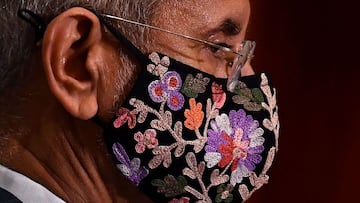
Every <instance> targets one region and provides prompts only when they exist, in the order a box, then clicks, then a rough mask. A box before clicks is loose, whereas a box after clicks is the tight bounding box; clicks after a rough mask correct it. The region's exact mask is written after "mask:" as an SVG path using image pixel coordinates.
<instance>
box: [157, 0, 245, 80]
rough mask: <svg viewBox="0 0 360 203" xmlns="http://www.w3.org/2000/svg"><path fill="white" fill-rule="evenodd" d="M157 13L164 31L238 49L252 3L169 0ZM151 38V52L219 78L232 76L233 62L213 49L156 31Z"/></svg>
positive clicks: (242, 0) (233, 0)
mask: <svg viewBox="0 0 360 203" xmlns="http://www.w3.org/2000/svg"><path fill="white" fill-rule="evenodd" d="M156 13H157V14H156V15H155V18H154V21H153V22H154V24H155V25H157V26H159V27H161V28H164V29H167V30H171V31H174V32H178V33H182V34H186V35H189V36H193V37H196V38H199V39H202V40H206V41H210V42H214V43H217V44H221V45H225V46H229V47H230V48H232V49H233V50H238V49H239V46H240V44H241V42H242V41H243V40H244V37H245V33H246V28H247V25H248V21H249V16H250V4H249V1H248V0H196V1H195V0H183V1H168V2H167V3H165V4H164V5H163V6H162V7H160V8H159V10H158V12H156ZM150 38H152V40H153V41H152V43H151V44H152V47H150V50H151V49H154V50H151V51H159V52H162V53H164V54H166V55H168V56H170V57H173V58H175V59H177V60H179V61H181V62H183V63H186V64H188V65H191V66H193V67H195V68H198V69H200V70H202V71H204V72H207V73H210V74H212V75H215V76H217V77H223V78H225V77H227V76H228V73H229V69H230V67H228V66H227V62H229V61H226V60H224V58H223V57H221V54H222V53H221V52H219V51H216V50H214V49H213V48H211V47H208V46H206V45H203V44H201V43H198V42H194V41H192V40H189V39H185V38H182V37H178V36H174V35H171V34H168V33H163V32H159V31H152V32H151V36H150ZM169 42H170V43H169ZM229 60H230V61H231V59H229Z"/></svg>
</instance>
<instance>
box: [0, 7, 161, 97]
mask: <svg viewBox="0 0 360 203" xmlns="http://www.w3.org/2000/svg"><path fill="white" fill-rule="evenodd" d="M160 1H161V0H1V2H0V22H1V23H0V94H1V92H3V90H4V89H6V88H8V87H9V86H11V85H12V84H13V83H14V82H15V78H16V80H21V79H20V78H21V76H24V75H26V74H27V73H26V69H27V67H26V64H27V63H28V62H29V57H30V54H31V53H32V52H33V51H34V50H35V49H36V45H35V42H34V41H35V32H34V30H33V28H32V27H31V26H30V25H29V24H27V23H25V22H24V21H22V20H21V19H20V18H18V17H17V11H18V10H19V9H20V8H26V9H29V10H31V11H33V12H34V13H36V14H38V15H40V16H41V17H42V18H44V20H45V21H49V20H51V19H52V18H54V17H55V16H57V15H58V14H60V13H61V12H63V11H65V10H66V9H68V8H71V7H74V6H83V7H88V8H93V9H95V10H96V11H97V12H100V13H107V14H112V15H116V16H121V17H123V18H127V19H131V20H135V21H139V22H143V23H149V22H150V21H151V18H152V17H153V16H154V14H155V8H157V6H158V5H159V2H160ZM118 28H119V30H120V31H121V32H122V34H124V35H125V37H127V38H128V39H129V40H131V41H132V42H133V43H134V44H135V45H137V46H138V47H139V45H141V44H142V43H143V42H144V41H145V39H144V29H143V28H140V27H134V26H133V27H131V29H129V25H125V24H121V26H118ZM140 47H141V46H140Z"/></svg>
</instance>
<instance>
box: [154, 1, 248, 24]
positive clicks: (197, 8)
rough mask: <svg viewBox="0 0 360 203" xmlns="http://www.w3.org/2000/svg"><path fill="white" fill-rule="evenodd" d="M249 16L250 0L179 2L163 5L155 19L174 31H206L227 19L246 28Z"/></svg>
mask: <svg viewBox="0 0 360 203" xmlns="http://www.w3.org/2000/svg"><path fill="white" fill-rule="evenodd" d="M249 15H250V5H249V0H177V1H165V2H164V3H162V4H161V5H160V7H159V8H158V11H157V12H156V15H155V18H154V19H155V21H156V22H155V23H156V24H158V25H159V26H161V27H164V28H166V27H168V28H172V30H173V29H174V28H179V27H180V28H181V27H185V26H186V27H187V28H197V29H198V30H205V29H206V28H208V29H210V28H211V27H215V26H217V25H218V24H219V23H220V22H222V21H225V20H227V19H231V20H232V21H233V22H234V23H236V24H238V26H240V27H246V24H247V21H248V18H249ZM181 29H183V28H181ZM189 30H191V29H189Z"/></svg>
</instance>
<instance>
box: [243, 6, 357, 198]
mask: <svg viewBox="0 0 360 203" xmlns="http://www.w3.org/2000/svg"><path fill="white" fill-rule="evenodd" d="M251 2H252V20H251V22H252V24H251V25H250V31H249V35H248V36H249V38H251V39H255V40H256V41H257V48H256V52H255V54H256V57H255V59H254V65H255V69H256V70H258V71H261V70H266V71H269V72H270V73H271V74H272V76H273V80H274V83H275V85H276V86H277V89H278V103H279V107H280V117H281V134H280V151H279V154H278V156H277V159H276V162H275V165H274V167H273V168H272V170H271V179H270V183H269V184H268V185H266V186H265V187H263V188H262V189H261V190H260V191H258V192H257V193H255V195H254V196H253V197H252V198H251V200H250V201H249V202H251V203H257V202H274V203H275V202H276V203H282V202H286V203H297V202H299V203H304V202H305V203H308V202H326V203H335V202H336V203H343V202H360V200H359V199H360V197H359V195H360V186H359V184H360V165H359V162H360V118H359V116H360V98H359V94H360V90H359V89H360V82H359V81H360V79H359V77H360V63H359V60H360V56H359V54H360V51H359V48H360V47H359V43H358V42H359V40H358V39H357V38H359V37H360V35H359V33H358V29H359V28H358V27H360V17H358V15H357V13H359V12H360V10H358V9H357V8H359V7H358V6H356V5H351V4H350V3H349V2H350V1H347V0H343V1H333V0H328V1H325V0H318V1H316V0H313V1H310V0H300V1H296V0H265V1H259V0H258V1H251ZM353 2H356V1H353Z"/></svg>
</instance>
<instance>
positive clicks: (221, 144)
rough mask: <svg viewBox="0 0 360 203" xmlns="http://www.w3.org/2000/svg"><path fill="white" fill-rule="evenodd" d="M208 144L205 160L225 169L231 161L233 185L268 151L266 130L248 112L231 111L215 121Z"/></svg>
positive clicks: (209, 164) (212, 165)
mask: <svg viewBox="0 0 360 203" xmlns="http://www.w3.org/2000/svg"><path fill="white" fill-rule="evenodd" d="M211 128H212V129H209V130H208V141H207V143H206V144H207V145H206V146H205V151H206V154H205V157H204V158H205V161H206V162H207V166H208V167H209V168H211V167H214V166H215V165H216V164H217V165H218V166H219V167H221V168H224V167H226V166H228V165H230V164H231V171H232V174H231V184H232V185H235V184H236V183H239V182H241V181H242V178H243V177H247V176H249V173H250V172H251V171H254V170H255V164H258V163H260V161H261V156H260V154H261V153H262V152H263V151H264V146H263V144H264V141H265V139H264V137H262V135H263V134H264V130H263V129H262V128H259V123H258V121H256V120H254V119H253V118H252V116H250V115H249V116H247V115H246V113H245V111H244V110H242V109H240V110H238V111H235V110H232V111H230V114H229V117H228V116H227V115H226V114H222V115H219V116H217V117H216V118H215V121H212V122H211Z"/></svg>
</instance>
